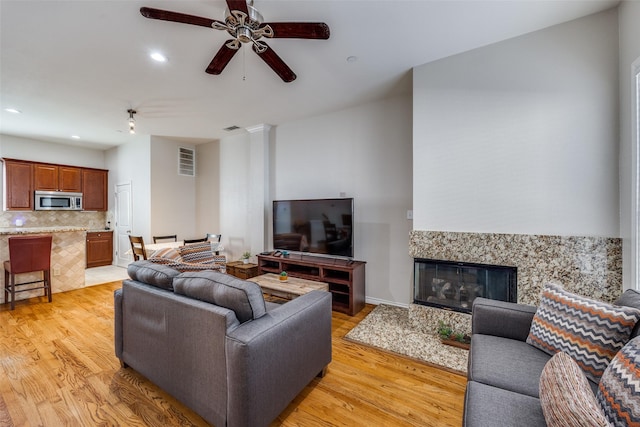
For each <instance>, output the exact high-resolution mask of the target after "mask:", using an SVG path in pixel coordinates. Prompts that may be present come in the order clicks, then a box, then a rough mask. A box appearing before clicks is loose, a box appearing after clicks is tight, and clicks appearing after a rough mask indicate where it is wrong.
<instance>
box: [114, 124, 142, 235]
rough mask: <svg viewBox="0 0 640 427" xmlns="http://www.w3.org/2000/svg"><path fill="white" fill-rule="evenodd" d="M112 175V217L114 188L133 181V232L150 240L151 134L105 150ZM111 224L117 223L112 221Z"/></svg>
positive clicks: (137, 136) (138, 136) (139, 136)
mask: <svg viewBox="0 0 640 427" xmlns="http://www.w3.org/2000/svg"><path fill="white" fill-rule="evenodd" d="M106 163H107V169H109V170H110V171H111V173H110V175H109V217H110V218H113V212H114V200H115V199H114V188H115V186H116V185H118V184H126V183H131V196H132V199H133V203H132V215H133V227H132V230H131V234H134V235H141V236H142V237H143V238H144V239H145V241H150V239H151V224H150V221H149V218H150V215H151V193H150V188H151V142H150V138H149V136H142V135H136V137H135V139H132V141H130V142H128V143H126V144H122V145H120V146H118V147H116V148H112V149H110V150H108V151H107V152H106ZM112 225H113V226H115V224H114V223H113V222H112Z"/></svg>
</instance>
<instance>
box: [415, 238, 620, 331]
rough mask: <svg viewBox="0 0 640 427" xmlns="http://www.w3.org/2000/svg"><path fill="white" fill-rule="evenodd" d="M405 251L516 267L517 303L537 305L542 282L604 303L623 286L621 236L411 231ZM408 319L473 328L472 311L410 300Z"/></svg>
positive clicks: (424, 326)
mask: <svg viewBox="0 0 640 427" xmlns="http://www.w3.org/2000/svg"><path fill="white" fill-rule="evenodd" d="M409 254H410V255H411V256H412V257H413V258H430V259H439V260H447V261H458V262H473V263H480V264H493V265H507V266H512V267H517V268H518V283H517V288H518V291H517V293H518V302H519V303H521V304H531V305H538V303H539V301H540V292H541V290H542V286H543V285H544V283H546V282H554V283H558V284H560V285H562V286H563V287H564V288H565V289H566V290H567V291H569V292H573V293H576V294H580V295H584V296H586V297H589V298H594V299H597V300H601V301H606V302H613V301H614V300H615V299H616V298H617V297H618V296H619V295H620V294H621V293H622V291H623V288H622V240H621V239H619V238H607V237H582V236H547V235H529V234H498V233H466V232H448V231H424V230H414V231H412V232H411V233H410V238H409ZM409 319H410V322H411V324H412V327H414V328H416V329H418V330H424V331H425V332H431V333H433V331H434V330H435V328H437V324H438V322H439V321H440V320H442V321H444V322H446V323H450V324H451V325H452V326H453V327H454V329H457V330H459V331H460V332H464V333H470V332H471V324H470V323H471V322H470V320H471V316H470V315H468V314H465V313H454V312H449V311H447V310H441V309H438V308H434V307H425V306H421V305H418V304H410V305H409Z"/></svg>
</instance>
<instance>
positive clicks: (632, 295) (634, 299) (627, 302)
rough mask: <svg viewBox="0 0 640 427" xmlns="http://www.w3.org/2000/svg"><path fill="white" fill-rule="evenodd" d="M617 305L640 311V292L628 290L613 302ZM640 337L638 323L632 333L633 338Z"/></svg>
mask: <svg viewBox="0 0 640 427" xmlns="http://www.w3.org/2000/svg"><path fill="white" fill-rule="evenodd" d="M613 303H614V304H615V305H623V306H627V307H633V308H637V309H640V292H638V291H636V290H634V289H627V290H626V291H624V293H623V294H622V295H620V296H619V297H618V299H617V300H615V301H614V302H613ZM638 335H640V322H638V323H636V327H635V328H633V332H631V338H635V337H637V336H638Z"/></svg>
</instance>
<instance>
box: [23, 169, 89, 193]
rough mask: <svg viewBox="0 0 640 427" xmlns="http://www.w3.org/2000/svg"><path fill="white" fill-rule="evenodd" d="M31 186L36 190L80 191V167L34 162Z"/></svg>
mask: <svg viewBox="0 0 640 427" xmlns="http://www.w3.org/2000/svg"><path fill="white" fill-rule="evenodd" d="M33 186H34V190H38V191H66V192H71V193H81V192H82V169H81V168H77V167H73V166H61V165H51V164H46V163H35V164H34V165H33Z"/></svg>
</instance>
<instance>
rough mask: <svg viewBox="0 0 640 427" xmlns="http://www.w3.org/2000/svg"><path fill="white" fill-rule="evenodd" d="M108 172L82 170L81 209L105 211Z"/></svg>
mask: <svg viewBox="0 0 640 427" xmlns="http://www.w3.org/2000/svg"><path fill="white" fill-rule="evenodd" d="M108 179H109V171H106V170H102V169H82V186H83V194H82V208H83V209H84V210H85V211H106V210H107V182H108Z"/></svg>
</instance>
